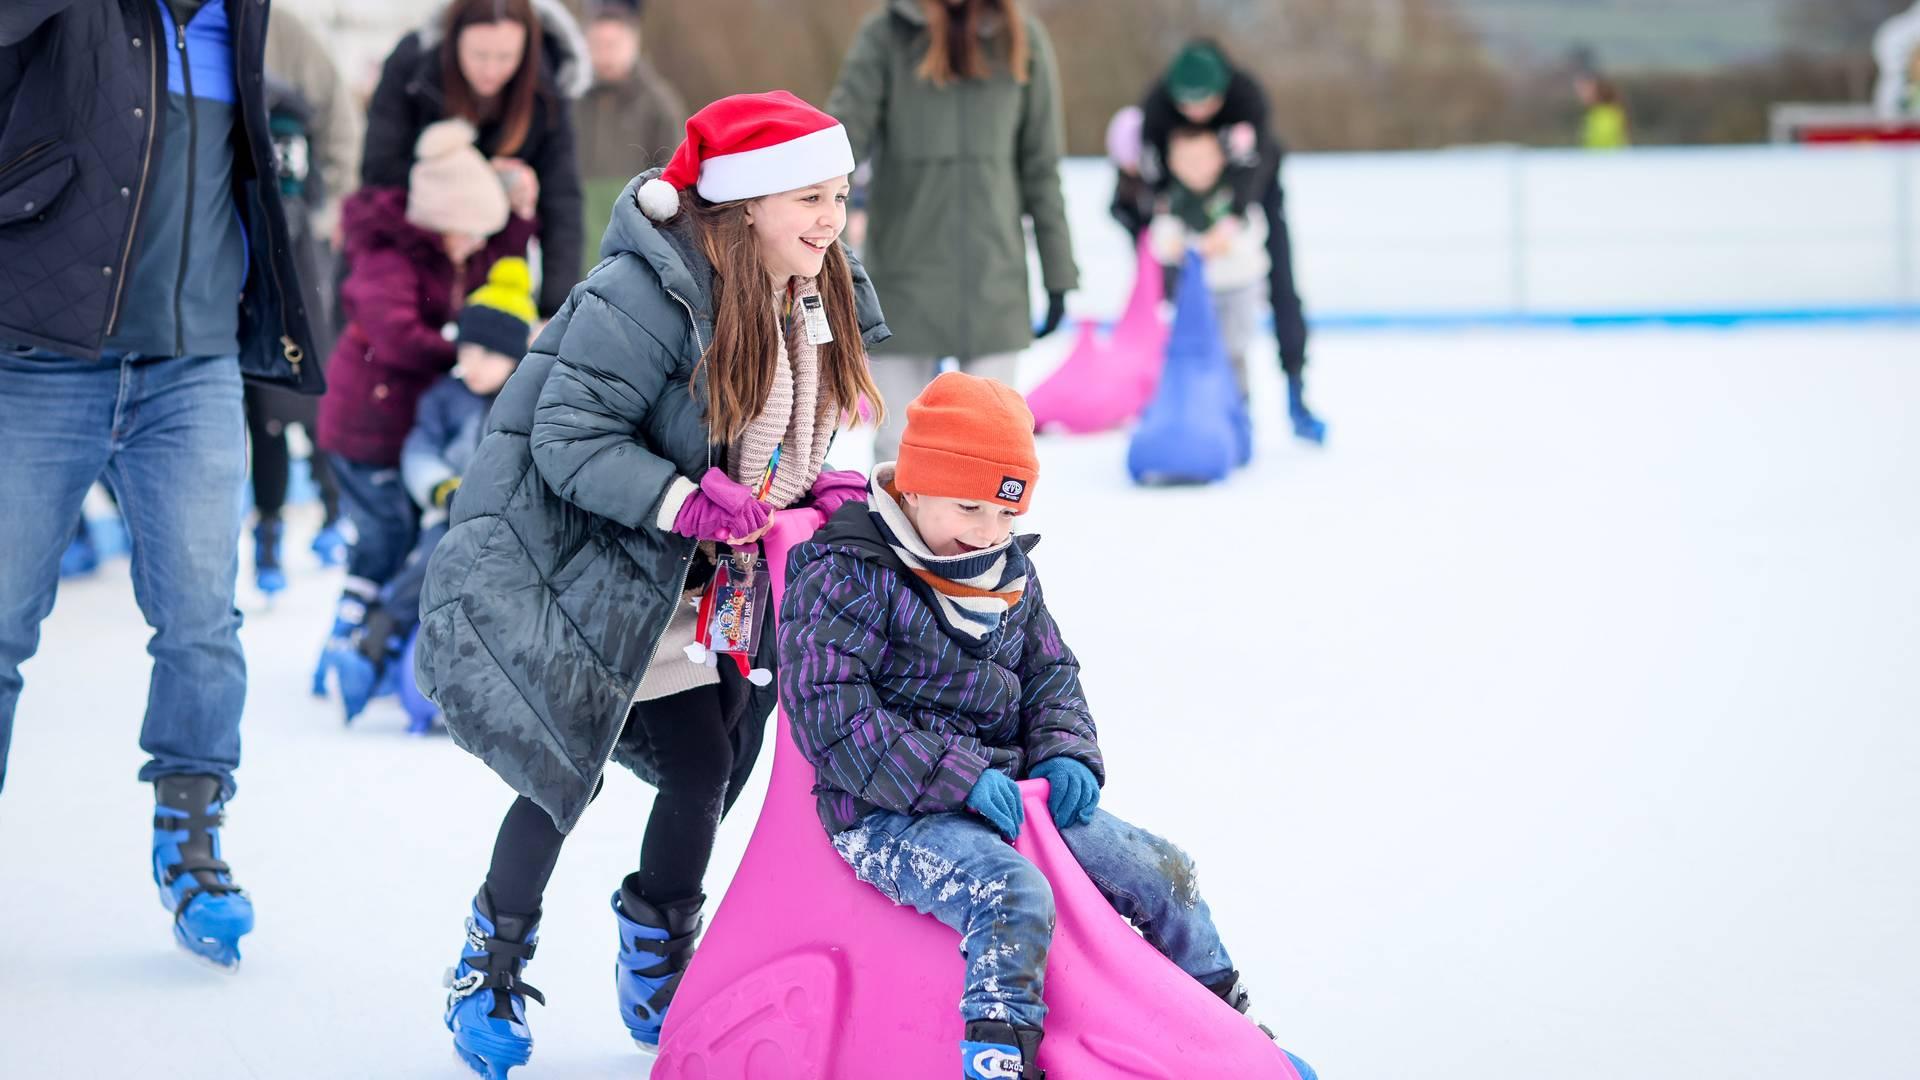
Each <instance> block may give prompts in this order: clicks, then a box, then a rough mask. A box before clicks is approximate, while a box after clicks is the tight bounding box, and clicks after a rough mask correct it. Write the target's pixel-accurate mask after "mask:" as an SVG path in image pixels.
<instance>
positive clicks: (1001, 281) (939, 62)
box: [827, 0, 1079, 461]
mask: <svg viewBox="0 0 1920 1080" xmlns="http://www.w3.org/2000/svg"><path fill="white" fill-rule="evenodd" d="M827 111H828V112H830V113H832V114H833V115H834V116H836V117H838V118H839V119H840V122H841V123H843V124H845V125H846V126H847V134H848V137H849V138H850V139H851V140H852V142H853V149H854V155H855V157H856V158H860V159H865V158H867V157H868V156H869V154H871V156H872V167H873V183H872V185H871V187H870V194H869V203H868V222H869V224H868V227H867V228H868V232H867V238H866V246H865V248H864V249H863V251H864V254H865V257H866V260H867V264H868V266H870V267H871V268H872V270H873V275H874V280H875V281H877V282H879V283H880V299H881V301H882V302H884V303H885V304H886V308H887V315H888V323H889V324H890V325H891V326H892V327H893V330H894V337H893V339H892V340H891V341H889V342H888V344H887V346H886V349H885V350H884V351H883V352H881V353H879V354H877V355H875V357H874V359H873V375H874V380H875V381H876V382H877V383H879V385H880V389H881V390H882V391H883V392H884V393H885V394H886V395H887V397H888V398H890V399H892V400H895V401H907V400H910V399H912V398H913V397H914V396H915V395H916V394H918V393H919V392H920V390H921V389H922V388H923V387H925V386H926V385H927V384H928V383H930V382H932V381H933V377H934V375H935V374H937V373H938V370H939V365H940V362H941V360H942V359H943V358H946V357H954V358H956V359H957V360H958V361H959V364H960V367H961V369H962V370H964V371H968V372H971V373H973V374H976V375H984V376H988V377H990V378H995V379H998V380H1000V381H1001V382H1004V383H1009V384H1012V383H1015V382H1017V381H1018V380H1017V371H1016V368H1017V366H1018V361H1019V355H1020V351H1021V350H1022V349H1024V348H1026V347H1027V345H1028V344H1030V343H1031V342H1032V341H1033V338H1034V329H1033V315H1032V308H1031V306H1030V305H1031V301H1030V300H1029V298H1028V292H1027V241H1026V231H1025V229H1024V228H1023V227H1022V223H1021V222H1022V219H1023V218H1029V219H1031V220H1032V222H1033V234H1034V240H1035V242H1036V244H1037V245H1038V246H1039V249H1040V268H1041V277H1042V279H1043V284H1044V285H1045V288H1046V291H1047V297H1048V310H1047V316H1046V320H1045V323H1044V324H1043V326H1042V328H1041V330H1040V333H1041V334H1042V335H1045V334H1047V333H1050V332H1052V330H1053V329H1054V328H1055V327H1057V326H1058V325H1059V324H1060V320H1061V318H1062V317H1063V316H1064V315H1065V311H1066V307H1065V304H1066V293H1067V291H1068V290H1069V289H1072V288H1075V287H1076V286H1077V285H1078V283H1079V272H1078V271H1077V270H1076V269H1075V267H1074V263H1073V244H1072V240H1071V239H1070V237H1069V236H1068V233H1067V213H1066V203H1065V200H1064V199H1063V197H1062V196H1061V192H1060V169H1059V165H1060V153H1061V144H1062V143H1063V141H1064V135H1063V124H1064V122H1063V120H1062V115H1061V100H1060V76H1059V70H1058V68H1057V67H1056V65H1055V63H1054V58H1053V45H1052V43H1051V42H1050V41H1049V40H1048V38H1047V33H1046V30H1045V29H1044V28H1042V27H1041V25H1040V23H1039V22H1038V21H1037V20H1035V19H1033V18H1031V17H1029V16H1028V15H1027V14H1026V12H1025V11H1023V10H1022V9H1021V7H1020V4H1019V3H1018V0H889V2H888V3H887V4H886V6H885V7H883V8H882V9H881V10H879V11H876V12H874V13H873V14H872V15H871V16H869V17H868V19H867V21H866V22H865V23H863V24H862V25H861V27H860V30H859V32H858V34H857V35H856V37H855V39H854V43H853V47H852V49H851V50H850V51H849V52H848V53H847V59H846V62H845V64H843V65H842V67H841V69H840V79H839V82H838V84H837V85H836V86H835V87H834V88H833V95H832V96H831V97H830V98H829V99H828V101H827ZM900 430H901V427H900V423H899V422H883V423H882V424H881V425H880V433H879V435H878V436H877V438H876V440H875V444H874V456H875V458H876V459H877V460H882V461H884V460H890V459H891V458H893V457H894V456H895V453H896V451H897V450H898V449H899V444H900Z"/></svg>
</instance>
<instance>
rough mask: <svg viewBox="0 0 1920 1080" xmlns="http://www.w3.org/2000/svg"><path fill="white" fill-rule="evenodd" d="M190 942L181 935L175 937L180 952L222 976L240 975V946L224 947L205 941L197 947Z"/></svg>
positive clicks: (214, 942) (174, 940)
mask: <svg viewBox="0 0 1920 1080" xmlns="http://www.w3.org/2000/svg"><path fill="white" fill-rule="evenodd" d="M190 941H191V939H189V938H186V937H184V936H182V935H180V934H175V935H174V936H173V943H174V944H175V945H178V946H179V947H180V951H181V952H183V953H186V954H187V955H188V956H191V957H193V958H194V959H195V960H197V961H199V962H200V964H201V965H202V966H205V967H210V968H212V969H213V970H215V971H218V972H220V973H221V974H222V975H238V974H240V949H239V947H238V946H222V945H221V944H220V943H219V942H217V941H205V942H202V943H201V944H200V945H199V946H195V945H193V944H191V943H190Z"/></svg>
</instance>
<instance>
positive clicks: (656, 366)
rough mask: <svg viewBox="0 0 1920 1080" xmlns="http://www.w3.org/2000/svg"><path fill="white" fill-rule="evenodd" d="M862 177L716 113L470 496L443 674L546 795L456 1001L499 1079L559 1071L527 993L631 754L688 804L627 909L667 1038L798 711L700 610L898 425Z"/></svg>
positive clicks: (506, 844)
mask: <svg viewBox="0 0 1920 1080" xmlns="http://www.w3.org/2000/svg"><path fill="white" fill-rule="evenodd" d="M853 164H854V163H853V153H852V150H851V148H850V147H849V144H848V141H847V136H846V132H845V130H844V129H843V128H842V127H841V126H840V125H839V124H838V123H836V122H835V121H834V120H833V119H832V118H831V117H829V116H827V115H826V114H825V113H822V112H820V111H819V110H817V109H814V108H813V107H811V106H809V105H807V104H806V103H805V102H803V101H801V100H800V99H798V98H796V97H794V96H793V95H791V94H788V93H785V92H779V91H776V92H773V93H767V94H752V95H740V96H736V97H730V98H724V99H722V100H720V101H716V102H714V103H713V104H711V105H709V106H707V107H706V108H704V109H702V110H700V112H698V113H697V114H695V115H694V116H693V118H692V119H691V120H689V121H688V122H687V129H686V140H685V141H684V142H683V143H682V144H681V145H680V148H679V150H678V151H677V152H676V153H675V154H674V157H673V160H672V162H671V163H670V164H669V165H668V166H667V168H666V169H665V170H664V171H663V172H659V173H658V174H657V175H656V174H655V173H646V174H642V175H641V176H639V177H636V178H635V179H634V181H633V183H631V184H629V185H628V187H627V189H626V191H625V193H624V194H623V195H622V196H621V198H620V200H619V202H618V204H617V206H616V208H615V210H614V214H613V220H612V222H611V223H610V224H609V226H608V228H607V232H606V235H605V237H604V238H603V239H602V240H601V244H600V253H601V256H602V258H601V262H600V264H599V265H598V266H596V267H595V268H594V270H593V271H592V273H590V274H589V275H588V276H587V278H586V280H584V281H582V282H581V283H580V284H578V285H576V286H575V287H574V289H573V292H572V295H571V296H570V297H569V298H568V300H567V302H566V304H565V305H564V306H563V307H562V308H561V309H560V311H559V312H558V313H557V314H556V315H555V316H554V318H553V321H552V322H551V323H550V324H549V325H548V326H547V328H546V330H545V331H544V332H543V333H542V334H541V335H540V336H539V337H538V338H537V339H536V340H535V341H534V343H533V347H532V351H531V352H530V353H529V354H528V356H527V358H526V359H525V360H524V361H523V362H522V363H521V364H520V366H519V368H518V369H517V370H516V372H515V373H514V375H513V377H512V379H511V380H510V381H509V382H508V384H507V385H506V387H505V388H504V389H503V390H502V391H501V393H500V396H499V398H498V401H497V403H496V404H495V406H494V410H493V414H492V419H491V421H490V423H491V428H490V433H489V434H488V435H487V437H486V439H485V440H484V442H483V443H482V444H481V446H480V449H479V451H478V452H477V453H476V455H475V457H474V460H473V463H472V464H471V466H470V467H469V469H468V471H467V474H466V477H465V479H464V480H463V482H462V484H461V488H460V493H459V497H458V498H457V499H455V500H454V502H453V506H452V528H451V530H450V531H449V532H448V534H447V537H446V539H445V540H444V541H442V542H441V545H440V547H439V549H438V550H437V551H436V552H435V554H434V556H433V560H432V562H431V564H430V566H429V569H428V573H427V581H426V585H425V589H424V591H423V594H422V597H421V612H422V617H421V627H420V638H419V644H418V645H417V647H416V672H415V674H416V676H417V678H418V681H419V684H420V688H421V689H422V690H423V691H425V692H426V693H427V694H428V695H429V696H430V697H432V698H433V699H434V700H435V701H436V702H437V703H438V704H439V705H440V707H441V708H442V709H443V710H444V712H445V716H446V723H447V728H448V730H449V732H450V733H451V734H452V736H453V739H454V741H455V742H456V743H457V744H459V745H460V746H461V747H463V748H464V749H466V750H468V751H469V752H471V753H473V754H475V755H476V756H478V757H479V758H480V759H481V760H483V761H485V762H486V763H487V765H489V766H490V767H491V768H492V769H493V770H494V771H495V772H496V773H498V774H499V775H500V777H501V779H503V780H505V781H506V782H507V784H508V785H509V786H511V787H512V788H513V790H514V791H515V792H517V793H518V797H517V798H516V799H515V800H514V801H513V803H512V806H511V807H510V808H509V809H508V810H507V813H506V818H505V820H504V821H502V822H501V824H500V827H499V833H498V836H497V839H496V841H495V844H494V850H493V861H492V865H491V867H490V868H489V870H488V872H487V877H486V882H485V884H484V885H482V886H481V888H480V890H479V893H478V895H476V896H475V897H474V899H473V905H472V912H471V915H470V916H469V918H468V920H467V935H466V943H465V945H464V946H463V947H462V949H461V952H460V961H459V964H458V966H457V967H456V968H455V969H454V970H453V971H452V972H451V973H450V979H449V983H450V987H451V993H450V995H449V997H448V999H447V1011H446V1022H447V1026H448V1027H449V1028H450V1029H451V1030H452V1031H453V1035H454V1045H455V1048H456V1049H457V1050H458V1051H459V1053H460V1055H461V1057H462V1058H463V1059H464V1060H465V1061H466V1062H467V1063H468V1064H469V1065H471V1066H472V1067H473V1068H474V1069H475V1070H476V1071H477V1072H479V1073H480V1074H481V1075H483V1076H488V1077H492V1078H499V1077H503V1076H504V1075H505V1074H506V1072H507V1070H508V1069H510V1068H512V1067H513V1066H515V1065H520V1064H524V1063H525V1062H526V1061H527V1059H528V1056H529V1054H530V1052H531V1050H532V1038H531V1036H530V1034H529V1032H528V1029H527V1020H526V999H527V998H529V997H530V998H533V999H534V1000H535V1001H544V999H543V998H542V997H541V996H540V994H539V992H538V991H536V990H534V989H533V988H532V987H531V986H528V985H527V984H526V983H525V982H523V981H521V975H522V971H523V969H524V968H525V966H526V963H527V961H528V960H529V959H530V958H531V957H532V956H533V952H534V942H535V937H536V934H537V931H538V927H539V922H540V909H541V896H542V893H543V892H544V890H545V888H546V883H547V879H548V877H549V876H550V875H551V874H552V872H553V868H554V863H555V860H556V859H557V858H558V856H559V853H560V848H561V845H562V842H563V841H564V839H565V836H566V834H567V832H568V831H569V830H571V829H572V828H573V826H574V824H575V823H576V822H577V821H578V820H579V819H580V815H581V814H582V813H583V812H584V811H585V810H586V808H587V804H588V803H590V802H592V801H593V798H594V796H595V795H596V794H598V792H599V790H600V785H601V782H602V776H603V773H604V772H605V769H606V766H607V764H608V763H609V762H610V761H618V762H620V763H621V764H623V765H626V766H627V767H629V768H631V769H633V770H634V771H635V772H637V773H638V774H640V776H641V777H642V778H644V779H646V780H647V781H649V782H650V783H652V784H653V785H654V786H655V787H656V788H657V789H658V794H657V795H656V796H655V799H654V805H653V811H652V814H651V816H650V818H649V820H648V823H647V827H646V833H645V838H644V840H643V841H642V844H641V849H640V865H639V869H638V870H637V871H635V872H634V873H631V874H628V875H627V876H626V877H625V879H624V880H622V881H621V882H620V884H619V887H618V888H617V889H616V890H615V891H614V893H613V913H614V920H615V924H616V928H617V931H618V940H619V960H618V968H617V989H618V996H619V1006H620V1015H621V1019H622V1020H623V1021H624V1022H625V1024H626V1026H627V1028H628V1030H629V1031H630V1032H631V1034H632V1036H633V1038H634V1039H635V1041H636V1042H638V1043H639V1044H640V1045H641V1046H642V1047H643V1048H651V1047H653V1046H655V1045H657V1043H658V1041H659V1037H660V1027H661V1022H662V1019H663V1017H664V1015H665V1012H666V1009H667V1005H668V1003H669V1002H670V1001H671V1000H672V998H673V993H674V990H675V988H676V987H677V986H678V984H679V981H680V976H681V973H682V972H684V971H685V970H686V966H687V962H688V959H689V957H690V956H691V954H692V951H693V942H694V939H695V937H696V935H697V934H698V933H699V929H700V923H701V909H702V907H703V905H704V903H705V897H704V895H703V893H702V885H701V882H702V878H703V877H704V875H705V873H706V868H707V861H708V859H709V858H710V856H711V854H712V850H713V839H714V834H715V832H716V830H717V828H718V826H719V822H720V818H721V817H722V815H724V814H725V813H726V811H727V809H728V808H729V807H730V806H731V805H732V804H733V801H734V798H735V797H736V796H737V795H738V794H739V792H740V789H741V786H742V785H743V783H744V782H745V780H746V778H747V775H748V774H749V773H750V772H751V771H752V767H753V763H754V760H755V758H756V757H757V755H758V754H759V750H760V742H761V737H762V734H763V732H764V731H765V725H766V718H767V715H768V714H769V713H770V712H771V710H772V707H773V702H774V690H773V688H772V687H771V686H770V685H766V682H767V678H768V677H767V675H766V674H765V673H763V672H755V673H754V677H752V678H748V677H746V676H745V675H743V674H742V673H741V672H740V671H738V670H736V669H735V668H734V667H733V666H732V665H727V664H721V665H719V666H718V667H713V666H708V665H706V664H703V663H697V662H692V661H690V660H689V659H688V658H687V653H686V651H685V647H686V646H687V645H689V644H691V643H692V642H693V640H694V637H695V611H696V608H695V604H696V603H697V600H698V594H699V591H700V590H701V589H702V588H703V586H705V585H706V584H707V583H708V582H709V581H710V580H711V579H712V578H713V576H714V568H715V555H716V552H718V553H720V554H722V555H724V554H725V553H726V552H727V550H728V549H730V548H733V549H738V548H748V549H751V548H752V546H753V545H754V544H755V543H756V541H758V539H759V538H760V536H761V535H762V534H763V533H764V532H765V531H766V529H767V527H768V525H769V523H770V522H771V521H772V519H773V516H774V514H776V513H778V512H779V511H780V510H782V509H784V508H787V507H791V506H798V505H812V506H816V507H819V508H820V509H822V510H824V511H826V512H827V513H829V514H831V513H832V512H833V511H834V510H835V509H837V508H838V507H839V506H840V505H841V504H843V503H845V502H847V501H849V500H851V499H863V498H865V497H866V480H865V478H864V477H862V476H861V475H860V474H858V473H835V472H825V473H823V472H822V471H821V466H822V462H823V461H824V459H825V456H826V450H827V445H828V443H829V442H830V441H831V439H832V437H833V434H834V432H835V431H836V430H837V429H838V428H839V427H840V426H841V425H842V424H843V423H845V422H846V421H847V420H848V419H849V418H850V417H851V416H852V415H853V414H854V410H855V408H856V405H857V403H858V402H859V401H860V399H861V398H862V397H865V398H866V399H867V400H868V401H870V402H871V403H872V404H873V407H874V408H875V409H878V408H879V407H880V399H879V395H878V393H877V391H876V390H875V389H874V386H873V383H872V381H871V379H870V377H869V376H868V374H867V360H866V349H867V347H868V346H870V345H873V344H875V343H877V342H879V341H882V340H884V339H885V338H886V337H887V334H888V331H887V329H886V327H885V325H884V323H883V322H882V321H881V316H880V307H879V303H878V301H877V300H876V299H875V297H874V292H873V288H872V286H871V284H870V283H869V282H868V280H867V277H866V274H865V272H864V271H863V270H862V269H861V268H860V266H859V264H858V263H856V262H855V261H854V260H853V259H852V258H851V257H850V256H849V255H848V254H847V253H846V251H845V250H844V249H843V248H841V247H840V246H839V244H838V243H837V240H838V238H839V235H840V232H841V229H842V228H843V227H844V226H845V223H846V200H847V192H848V184H847V176H848V174H849V173H851V172H852V171H853ZM766 617H767V613H765V612H762V613H760V619H761V626H760V628H759V632H758V633H756V634H755V635H754V636H755V638H756V639H758V640H759V641H760V642H762V643H763V644H764V643H765V639H766V638H767V637H768V636H770V630H771V628H770V626H768V625H767V624H766V622H765V619H766ZM772 654H773V649H772V648H771V646H770V645H768V646H766V647H763V648H760V649H759V655H757V656H755V657H754V658H753V660H754V663H756V664H758V665H761V666H763V667H765V666H770V665H771V664H772V662H773V656H772Z"/></svg>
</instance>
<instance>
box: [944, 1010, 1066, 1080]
mask: <svg viewBox="0 0 1920 1080" xmlns="http://www.w3.org/2000/svg"><path fill="white" fill-rule="evenodd" d="M1041 1037H1042V1035H1041V1031H1040V1029H1039V1028H1036V1027H1015V1026H1013V1025H1012V1024H1008V1023H1004V1022H1002V1021H999V1020H970V1021H968V1022H967V1037H966V1038H965V1039H962V1040H961V1042H960V1076H961V1080H1045V1077H1046V1075H1047V1074H1046V1073H1044V1072H1042V1071H1040V1066H1039V1064H1038V1063H1037V1062H1036V1061H1035V1060H1034V1059H1035V1057H1036V1055H1037V1054H1038V1052H1039V1049H1040V1039H1041Z"/></svg>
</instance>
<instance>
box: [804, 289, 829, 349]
mask: <svg viewBox="0 0 1920 1080" xmlns="http://www.w3.org/2000/svg"><path fill="white" fill-rule="evenodd" d="M800 315H801V317H802V318H804V319H805V320H806V321H807V343H808V344H809V345H825V344H826V343H828V342H829V341H832V340H833V328H832V327H830V326H828V325H827V305H826V304H824V303H822V302H821V300H820V298H819V297H818V296H803V297H801V298H800Z"/></svg>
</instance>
